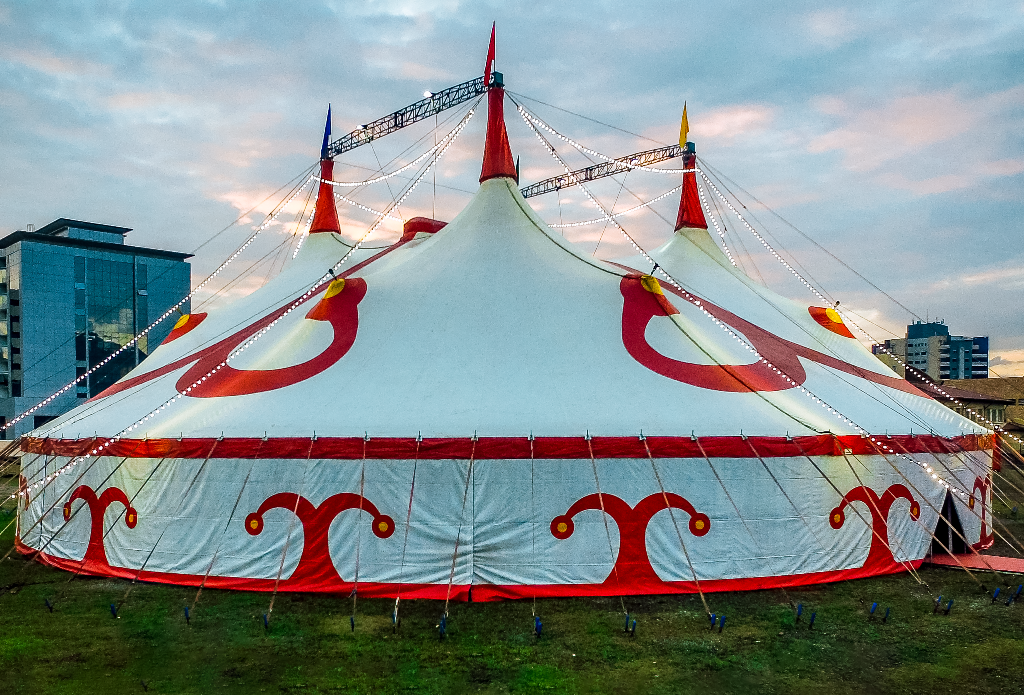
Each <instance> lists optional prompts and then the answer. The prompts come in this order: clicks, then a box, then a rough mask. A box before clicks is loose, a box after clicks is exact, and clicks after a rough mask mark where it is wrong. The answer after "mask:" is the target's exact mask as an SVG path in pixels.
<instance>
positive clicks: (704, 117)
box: [691, 104, 774, 141]
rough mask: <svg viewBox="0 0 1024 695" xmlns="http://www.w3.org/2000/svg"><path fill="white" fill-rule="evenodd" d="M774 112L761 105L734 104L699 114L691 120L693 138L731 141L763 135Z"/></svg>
mask: <svg viewBox="0 0 1024 695" xmlns="http://www.w3.org/2000/svg"><path fill="white" fill-rule="evenodd" d="M773 117H774V110H773V109H772V108H771V107H769V106H765V105H762V104H736V105H733V106H725V107H722V108H718V109H714V110H711V111H708V112H706V113H701V114H700V115H699V116H697V117H696V118H692V119H691V132H692V133H693V136H694V137H701V138H708V139H716V140H724V141H728V140H732V139H735V138H739V137H745V136H750V135H756V134H759V133H763V132H764V131H765V130H766V129H767V128H768V127H769V126H770V125H771V123H772V119H773Z"/></svg>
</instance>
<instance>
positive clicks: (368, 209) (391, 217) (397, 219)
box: [334, 193, 405, 222]
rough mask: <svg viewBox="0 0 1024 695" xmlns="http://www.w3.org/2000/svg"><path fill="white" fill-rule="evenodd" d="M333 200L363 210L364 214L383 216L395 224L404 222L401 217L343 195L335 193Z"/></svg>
mask: <svg viewBox="0 0 1024 695" xmlns="http://www.w3.org/2000/svg"><path fill="white" fill-rule="evenodd" d="M334 199H335V200H340V201H342V202H344V203H348V204H349V205H351V206H353V207H357V208H359V209H360V210H365V211H366V212H369V213H372V214H374V215H383V216H384V217H386V218H388V219H389V220H393V221H395V222H404V221H405V220H403V219H402V218H401V217H395V216H394V215H392V214H391V213H387V212H384V211H382V210H374V209H373V208H371V207H367V206H366V205H363V204H362V203H357V202H356V201H354V200H350V199H349V198H346V197H345V196H343V195H341V194H339V193H335V194H334Z"/></svg>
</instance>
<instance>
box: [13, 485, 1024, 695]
mask: <svg viewBox="0 0 1024 695" xmlns="http://www.w3.org/2000/svg"><path fill="white" fill-rule="evenodd" d="M996 510H997V513H999V514H1000V515H1001V516H1004V517H1005V518H1006V521H1007V522H1008V523H1010V524H1011V528H1013V529H1014V533H1015V535H1017V537H1018V538H1020V537H1022V536H1021V534H1020V533H1019V531H1020V530H1021V527H1022V526H1024V524H1022V523H1021V522H1020V520H1019V519H1016V518H1013V517H1011V515H1010V512H1009V510H1008V509H1006V508H1005V507H1002V506H1000V505H997V506H996ZM10 518H11V517H10V516H9V515H7V516H5V513H4V512H0V527H3V526H5V525H6V524H7V522H8V521H9V520H10ZM12 542H13V535H12V532H10V531H8V532H7V533H6V534H4V536H3V537H2V538H0V548H2V549H3V551H4V552H6V550H7V549H8V548H10V547H11V543H12ZM920 575H921V578H922V579H923V580H924V581H925V582H927V585H928V586H927V587H925V586H921V585H919V584H918V583H917V582H916V581H915V580H914V579H913V578H912V577H910V576H909V575H905V574H902V575H896V576H891V577H884V578H878V579H865V580H857V581H851V582H844V583H840V584H836V585H827V586H815V587H809V588H804V589H798V590H790V591H788V592H784V591H781V590H776V591H757V592H744V593H723V594H709V595H708V596H707V598H708V602H709V604H710V607H711V610H712V611H715V612H717V613H720V614H721V613H724V614H725V615H726V616H727V621H726V625H725V628H724V630H723V631H722V632H721V633H719V632H718V631H717V629H716V630H715V631H711V630H710V629H709V628H708V625H709V623H708V620H707V619H706V617H705V614H704V610H703V607H702V605H701V602H700V598H699V597H697V596H653V597H643V598H627V599H625V607H626V608H627V609H628V610H629V611H630V613H631V614H632V615H633V616H634V617H635V618H636V620H637V630H636V636H635V637H631V636H629V635H627V634H625V633H624V632H623V629H622V628H623V623H624V616H623V615H622V607H621V606H620V602H619V599H550V600H540V601H537V604H536V610H537V613H538V615H540V617H541V619H542V620H543V623H544V627H543V635H542V637H541V638H540V639H537V638H535V637H534V636H533V634H532V631H533V618H532V611H533V604H532V602H530V601H519V602H504V603H485V604H482V603H474V604H465V603H463V604H453V606H452V609H451V613H450V618H449V622H448V637H447V638H446V639H444V640H443V641H442V640H440V639H439V638H438V631H437V629H436V627H435V626H436V624H437V622H438V618H439V616H440V613H441V611H442V608H443V605H442V603H440V602H436V601H408V602H403V604H402V615H403V620H402V625H401V628H400V629H399V630H398V632H397V634H393V633H392V626H391V618H390V614H391V609H392V607H393V605H394V602H393V601H390V600H370V599H360V600H359V604H358V612H357V615H356V626H355V631H354V632H353V631H352V630H351V628H350V622H349V618H350V615H351V610H352V603H351V599H350V598H349V597H347V596H331V595H312V594H297V595H295V594H279V595H278V597H277V599H276V603H275V607H274V611H273V614H272V618H271V622H270V629H269V630H264V627H263V617H262V616H263V614H264V613H265V612H266V611H267V606H268V603H269V601H270V596H269V595H266V594H253V593H240V592H229V591H212V590H206V591H204V592H203V594H202V598H201V600H200V602H199V604H198V605H197V607H196V609H195V611H194V612H193V613H192V616H191V625H187V624H186V622H185V618H184V607H185V606H186V605H190V604H191V603H192V601H193V599H194V598H195V595H196V591H195V589H186V588H180V587H170V586H159V585H150V584H138V585H136V586H135V587H134V588H132V590H131V592H130V594H129V595H128V598H127V600H126V601H124V603H123V605H122V607H121V610H120V614H119V617H118V618H117V619H115V618H114V617H113V616H112V614H111V612H110V608H109V606H110V604H111V603H118V602H121V601H122V600H123V599H124V597H125V595H126V593H127V592H128V589H129V583H128V582H126V581H121V580H107V579H93V578H86V577H80V576H79V577H72V575H71V574H69V573H66V572H62V571H58V570H54V569H50V568H47V567H44V566H42V565H39V564H36V563H32V562H28V561H26V560H25V559H24V558H23V557H21V556H19V555H17V554H15V555H12V557H11V558H10V559H8V560H7V561H5V562H3V563H0V587H3V592H2V594H0V693H2V694H5V695H6V694H14V693H143V692H149V693H220V692H224V693H234V692H238V693H264V692H266V693H328V692H330V693H403V692H415V693H476V692H481V693H534V692H566V693H596V692H611V693H702V694H707V693H719V692H727V693H735V692H739V693H744V694H751V695H752V694H753V693H807V694H808V695H834V694H841V693H912V694H913V695H926V694H930V693H946V692H949V693H1012V694H1018V693H1024V600H1022V601H1021V603H1020V604H1014V605H1011V606H1009V607H1007V606H1005V605H1004V603H1003V602H1002V601H1000V602H997V603H992V601H991V594H992V591H993V590H994V589H995V587H996V586H997V582H996V579H995V578H994V577H993V576H992V575H991V574H987V575H986V574H979V575H978V579H979V580H980V581H981V582H983V583H984V584H985V587H986V590H985V591H983V590H982V588H981V587H980V586H979V585H978V584H977V583H976V582H975V581H974V580H972V578H971V577H969V576H968V575H967V574H966V573H965V572H964V571H962V570H954V569H942V568H932V569H927V568H926V569H923V570H922V571H921V573H920ZM1005 579H1006V580H1007V581H1010V582H1011V583H1012V586H1013V588H1014V589H1015V588H1016V585H1017V584H1018V583H1021V582H1024V577H1020V576H1016V577H1014V576H1006V577H1005ZM1004 586H1005V582H1004ZM1003 590H1004V591H1005V588H1004V589H1003ZM937 594H942V595H943V596H944V597H948V598H953V599H954V600H955V603H954V606H953V609H952V612H951V613H950V615H948V616H947V615H943V614H942V613H939V614H934V613H933V612H932V606H933V597H934V596H935V595H937ZM46 601H50V602H51V603H52V604H53V606H54V609H53V612H52V613H51V612H50V611H49V610H48V609H47V607H46ZM873 602H878V604H879V609H878V615H879V616H881V615H882V614H883V613H884V611H885V609H886V608H891V613H890V616H889V620H888V622H886V623H884V624H883V623H882V622H881V620H880V619H877V618H876V619H869V616H868V611H869V607H870V606H871V604H872V603H873ZM797 603H802V604H803V605H804V618H803V620H802V621H801V622H799V623H797V622H796V620H795V611H794V608H793V606H795V605H796V604H797ZM812 611H816V612H817V620H816V623H815V625H814V629H813V630H811V629H808V626H807V620H808V618H809V616H810V613H811V612H812Z"/></svg>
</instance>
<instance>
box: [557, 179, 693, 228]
mask: <svg viewBox="0 0 1024 695" xmlns="http://www.w3.org/2000/svg"><path fill="white" fill-rule="evenodd" d="M684 171H693V169H686V170H684ZM681 188H682V186H681V185H680V186H676V187H675V188H673V189H672V190H671V191H666V192H665V193H662V194H661V195H659V196H658V197H657V198H651V199H650V200H648V201H647V202H646V203H640V204H639V205H634V206H633V207H631V208H629V209H627V210H623V211H622V212H616V213H614V214H613V215H612V217H622V216H623V215H628V214H629V213H631V212H636V211H637V210H642V209H643V208H646V207H650V206H651V205H654V204H655V203H657V202H658V201H659V200H662V199H664V198H667V197H668V196H670V195H672V194H673V193H676V192H677V191H678V190H679V189H681ZM607 221H608V220H606V219H605V218H603V217H596V218H594V219H592V220H585V221H583V222H566V223H565V224H549V225H548V226H549V227H551V228H552V229H568V228H569V227H585V226H586V225H588V224H598V223H599V222H607Z"/></svg>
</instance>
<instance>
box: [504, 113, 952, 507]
mask: <svg viewBox="0 0 1024 695" xmlns="http://www.w3.org/2000/svg"><path fill="white" fill-rule="evenodd" d="M520 113H521V114H523V111H522V109H521V108H520ZM523 118H524V120H525V121H526V124H527V125H528V126H529V127H530V128H531V130H533V132H534V134H535V135H536V136H537V139H538V140H540V142H541V144H542V145H543V146H544V147H545V149H547V150H548V152H549V154H551V156H552V157H553V158H554V159H555V161H557V162H558V163H559V164H560V165H561V166H562V168H564V169H565V170H566V171H568V170H569V169H568V166H566V164H565V162H564V161H563V160H562V158H561V157H559V156H558V153H557V152H556V151H555V149H554V147H552V146H551V144H550V143H548V142H547V141H546V140H545V139H544V138H543V137H542V136H541V134H540V132H539V131H538V130H537V128H536V127H535V126H534V125H533V123H532V122H531V120H530V119H529V118H527V117H526V115H525V114H523ZM578 185H579V187H580V188H581V189H582V190H583V192H584V193H585V194H586V196H587V197H588V198H589V199H590V201H591V202H592V203H593V204H594V205H595V206H596V207H597V208H598V210H600V211H601V212H602V213H603V214H604V215H605V217H606V219H608V220H609V221H610V222H611V223H612V224H614V225H615V226H616V227H617V228H618V229H619V231H620V232H621V233H622V235H623V236H624V237H625V238H626V240H627V241H628V242H629V243H630V244H631V245H632V246H633V248H634V249H635V250H636V251H637V252H638V253H639V254H640V255H641V256H643V258H644V259H645V260H646V261H647V262H648V263H650V264H651V266H652V273H658V274H660V275H661V276H662V277H664V278H665V279H666V280H667V281H668V282H669V284H671V285H672V286H673V287H675V288H676V289H677V290H678V291H679V292H680V293H681V294H682V295H683V298H684V299H686V301H688V302H690V303H691V304H692V305H693V306H695V307H696V308H697V309H698V310H700V312H701V313H702V314H703V315H704V316H705V317H707V318H708V319H709V320H711V321H712V323H714V324H715V325H716V326H718V328H720V329H721V330H723V331H724V332H725V333H726V334H727V335H729V336H730V337H731V338H732V339H733V340H735V341H736V342H737V343H739V345H740V346H742V347H743V348H744V349H745V350H747V351H748V352H750V353H751V354H752V355H753V356H754V357H755V358H756V359H757V361H758V362H763V363H764V364H765V366H767V367H768V368H769V369H771V370H772V371H774V372H775V373H776V374H778V375H779V376H780V377H781V378H782V379H785V380H786V381H787V382H788V383H789V384H790V385H791V386H792V387H793V388H795V389H797V390H798V391H799V392H800V393H802V394H803V395H804V396H806V397H807V398H810V399H811V401H812V402H814V403H815V404H816V405H818V406H819V407H821V408H823V409H825V410H826V411H827V412H828V413H829V414H830V415H832V416H833V417H835V418H837V419H838V420H840V421H841V422H842V423H843V424H845V425H847V426H848V427H851V428H852V429H853V430H854V431H856V432H857V433H858V434H859V435H861V436H862V437H865V438H867V439H868V440H869V441H871V443H872V444H874V445H875V447H876V448H877V449H878V450H883V451H885V452H887V453H888V454H891V455H892V456H894V457H896V458H898V459H904V460H906V461H908V462H910V463H913V464H915V465H917V466H919V467H921V468H922V469H923V470H924V471H925V472H926V473H927V474H928V475H929V476H931V478H932V479H933V480H935V481H936V482H938V483H939V484H940V485H942V487H944V488H945V489H946V490H948V491H950V492H953V493H955V494H957V495H959V496H960V497H961V498H962V499H964V500H967V499H968V498H969V497H970V494H969V493H967V492H966V491H965V490H963V489H961V488H960V487H958V486H956V485H954V484H952V483H950V482H949V481H947V480H946V479H945V478H943V477H942V476H940V475H939V474H938V473H936V472H935V469H933V468H932V467H931V466H929V465H928V464H927V463H926V462H923V461H917V460H915V459H914V458H913V457H911V456H908V455H905V454H901V453H899V452H897V451H896V450H895V449H893V448H892V447H891V446H889V445H888V444H886V443H885V442H883V441H882V440H880V439H879V438H877V437H875V436H874V435H872V434H870V433H869V432H868V431H867V430H866V429H864V428H863V427H861V426H860V425H858V424H857V423H856V422H854V421H853V420H851V419H850V418H848V417H847V416H846V415H844V414H843V413H841V412H840V411H839V410H838V409H836V408H833V407H832V406H831V405H830V404H829V403H828V402H827V401H825V400H823V399H821V398H819V397H818V396H816V395H815V394H814V393H812V392H811V391H810V390H809V389H807V388H806V387H805V386H803V385H802V384H799V383H797V382H796V381H795V380H794V379H792V378H791V377H790V376H789V375H788V374H786V373H785V372H783V371H782V370H781V369H779V368H778V367H776V366H775V365H774V364H772V363H771V361H769V360H768V358H766V357H764V356H763V355H761V354H760V353H759V352H758V351H757V349H756V348H754V346H753V345H751V344H750V343H748V342H747V341H746V340H744V339H743V338H741V337H740V336H739V335H738V334H737V333H736V332H735V331H733V330H732V328H731V327H730V326H728V325H727V324H725V323H724V322H723V321H721V320H719V319H718V318H717V317H715V316H714V315H713V314H712V313H711V312H710V311H708V310H707V309H706V308H705V307H704V302H703V300H701V299H700V297H697V296H696V295H694V294H692V293H690V292H689V291H687V290H686V289H684V288H683V287H682V285H681V284H680V283H679V282H677V281H676V280H675V278H673V277H672V276H671V275H669V274H668V272H666V271H665V269H664V268H662V267H661V266H660V265H658V263H657V262H655V260H654V259H653V258H652V257H651V256H650V254H648V253H647V252H646V251H644V250H643V248H641V247H640V245H639V244H637V243H636V241H635V240H634V239H633V238H632V236H630V235H629V233H628V232H627V231H626V230H625V229H624V228H623V227H622V225H620V224H619V223H618V222H617V221H616V220H614V219H612V217H611V216H609V215H608V213H607V211H606V210H605V209H604V206H602V205H601V203H600V202H598V201H597V199H596V198H594V197H593V195H591V193H590V191H588V190H587V188H586V186H584V185H583V184H582V182H581V183H579V184H578ZM730 207H732V206H731V205H730ZM732 209H733V210H734V211H735V208H732ZM737 215H738V213H737ZM763 243H765V244H767V242H763ZM787 266H788V264H787ZM793 272H794V273H796V271H793ZM798 277H799V275H798ZM800 279H801V280H803V278H800ZM804 282H805V284H807V283H806V281H804ZM812 289H813V288H812Z"/></svg>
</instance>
